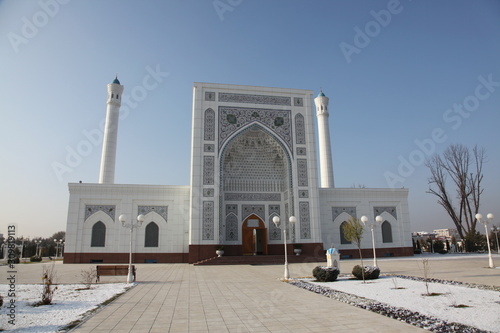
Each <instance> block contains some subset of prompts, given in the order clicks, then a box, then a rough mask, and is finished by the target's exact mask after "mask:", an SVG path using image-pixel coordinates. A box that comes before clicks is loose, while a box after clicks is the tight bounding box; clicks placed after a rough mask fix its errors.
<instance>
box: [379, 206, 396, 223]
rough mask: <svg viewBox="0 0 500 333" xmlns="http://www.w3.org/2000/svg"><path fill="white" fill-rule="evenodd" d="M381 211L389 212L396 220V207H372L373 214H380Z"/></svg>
mask: <svg viewBox="0 0 500 333" xmlns="http://www.w3.org/2000/svg"><path fill="white" fill-rule="evenodd" d="M383 212H387V213H389V214H391V215H392V216H393V217H394V218H395V219H396V220H397V219H398V213H397V210H396V207H373V216H377V215H380V214H382V213H383Z"/></svg>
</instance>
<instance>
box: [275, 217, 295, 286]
mask: <svg viewBox="0 0 500 333" xmlns="http://www.w3.org/2000/svg"><path fill="white" fill-rule="evenodd" d="M288 221H289V224H292V225H293V224H295V222H297V219H296V218H295V216H290V218H289V219H288ZM273 223H274V224H275V225H276V227H277V228H279V229H282V230H283V238H284V244H285V273H284V274H283V278H284V279H285V280H288V279H289V278H290V272H289V271H288V256H287V251H286V229H287V228H288V224H287V223H283V226H282V228H281V227H280V218H279V216H275V217H273Z"/></svg>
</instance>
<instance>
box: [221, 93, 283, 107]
mask: <svg viewBox="0 0 500 333" xmlns="http://www.w3.org/2000/svg"><path fill="white" fill-rule="evenodd" d="M219 102H229V103H251V104H267V105H285V106H291V105H292V104H291V98H290V97H282V96H268V95H251V94H233V93H219Z"/></svg>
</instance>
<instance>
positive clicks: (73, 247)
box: [65, 183, 189, 253]
mask: <svg viewBox="0 0 500 333" xmlns="http://www.w3.org/2000/svg"><path fill="white" fill-rule="evenodd" d="M69 191H70V200H69V213H68V223H67V228H66V245H65V251H66V252H73V253H93V252H96V253H100V252H108V253H127V252H129V240H130V238H129V237H130V229H127V228H124V227H123V226H122V224H121V222H120V221H119V220H118V217H119V216H120V215H121V214H125V215H126V216H127V220H128V221H131V220H132V221H134V222H136V218H137V215H139V212H138V207H139V206H167V207H168V211H167V220H166V221H165V219H164V218H163V217H162V216H160V215H159V214H158V213H156V212H154V211H152V212H149V213H148V214H146V215H145V216H146V219H145V221H144V223H143V224H142V226H141V227H140V228H138V229H136V230H134V232H133V240H132V243H133V249H134V252H135V253H187V252H188V250H189V247H188V233H189V230H188V212H189V187H188V186H167V185H118V184H114V185H113V184H85V183H83V184H82V183H70V184H69ZM91 205H107V206H110V205H112V206H115V207H116V208H115V209H116V211H115V212H114V219H113V218H111V217H110V216H109V214H106V213H105V212H103V211H97V212H95V213H94V214H92V215H90V216H88V217H87V219H85V216H86V214H85V208H86V207H88V206H91ZM98 221H102V222H103V223H104V224H105V225H106V241H105V246H104V247H91V246H90V242H91V234H92V226H93V225H94V223H96V222H98ZM151 221H154V222H155V223H156V224H157V225H158V226H159V244H158V247H144V238H145V230H144V229H145V227H146V225H147V224H148V223H149V222H151Z"/></svg>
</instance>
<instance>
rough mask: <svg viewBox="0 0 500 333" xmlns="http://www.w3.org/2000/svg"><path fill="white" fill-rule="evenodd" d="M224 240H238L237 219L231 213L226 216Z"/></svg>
mask: <svg viewBox="0 0 500 333" xmlns="http://www.w3.org/2000/svg"><path fill="white" fill-rule="evenodd" d="M226 240H228V241H237V240H238V217H237V216H236V215H234V214H233V213H231V214H229V215H228V216H226Z"/></svg>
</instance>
